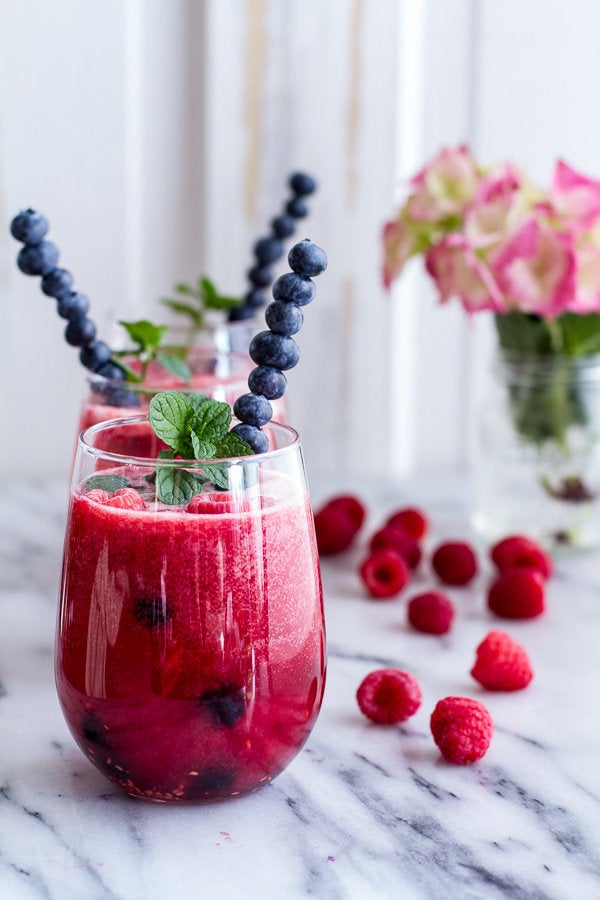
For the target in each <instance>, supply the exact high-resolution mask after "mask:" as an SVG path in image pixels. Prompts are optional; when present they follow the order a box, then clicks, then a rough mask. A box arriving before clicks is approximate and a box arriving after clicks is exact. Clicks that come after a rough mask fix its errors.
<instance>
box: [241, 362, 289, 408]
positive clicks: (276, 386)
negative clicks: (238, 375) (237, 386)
mask: <svg viewBox="0 0 600 900" xmlns="http://www.w3.org/2000/svg"><path fill="white" fill-rule="evenodd" d="M248 387H249V388H250V390H251V391H253V393H255V394H262V396H263V397H266V398H267V400H277V399H278V398H279V397H283V395H284V394H285V389H286V387H287V378H286V377H285V375H284V374H283V372H282V371H281V370H280V369H276V368H274V367H273V366H257V367H256V368H255V369H252V371H251V372H250V374H249V375H248Z"/></svg>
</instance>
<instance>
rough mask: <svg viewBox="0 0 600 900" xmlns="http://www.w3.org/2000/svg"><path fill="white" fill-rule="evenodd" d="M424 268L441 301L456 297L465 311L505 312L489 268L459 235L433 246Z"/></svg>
mask: <svg viewBox="0 0 600 900" xmlns="http://www.w3.org/2000/svg"><path fill="white" fill-rule="evenodd" d="M425 266H426V268H427V271H428V272H429V274H430V275H431V277H432V278H433V279H434V281H435V283H436V287H437V289H438V292H439V295H440V300H441V302H442V303H445V302H446V301H447V300H450V299H451V298H452V297H458V298H459V299H460V301H461V303H462V305H463V306H464V308H465V309H466V310H467V312H470V313H472V312H478V311H479V310H482V309H490V310H492V311H493V312H506V304H505V303H504V299H503V297H502V294H501V292H500V290H499V288H498V285H497V283H496V281H495V279H494V276H493V274H492V272H491V271H490V269H489V268H488V266H487V265H486V264H485V262H483V261H482V260H481V259H479V257H478V256H477V255H476V253H475V251H474V248H473V247H472V246H471V244H470V243H469V241H468V240H467V238H466V237H465V236H464V235H462V234H451V235H448V237H445V238H444V239H443V240H441V241H440V242H439V243H438V244H437V245H436V246H435V247H432V248H431V249H430V250H429V251H428V252H427V254H426V256H425Z"/></svg>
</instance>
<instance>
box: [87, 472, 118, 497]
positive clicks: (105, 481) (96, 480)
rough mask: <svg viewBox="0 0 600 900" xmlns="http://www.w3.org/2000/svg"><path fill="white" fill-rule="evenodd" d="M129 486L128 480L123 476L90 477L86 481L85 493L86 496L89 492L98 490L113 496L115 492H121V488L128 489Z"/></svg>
mask: <svg viewBox="0 0 600 900" xmlns="http://www.w3.org/2000/svg"><path fill="white" fill-rule="evenodd" d="M128 484H129V482H128V480H127V479H126V478H123V476H122V475H90V477H89V478H86V480H85V485H84V491H85V493H86V494H87V493H88V491H97V490H101V491H107V492H108V493H109V494H113V493H114V492H115V491H120V490H121V488H125V487H127V485H128Z"/></svg>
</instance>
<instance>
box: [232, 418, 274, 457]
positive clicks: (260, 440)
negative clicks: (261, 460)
mask: <svg viewBox="0 0 600 900" xmlns="http://www.w3.org/2000/svg"><path fill="white" fill-rule="evenodd" d="M231 430H232V431H233V433H234V434H237V436H238V437H240V438H241V439H242V440H243V441H246V443H247V444H249V445H250V446H251V447H252V449H253V450H254V452H255V453H266V452H267V450H268V449H269V438H268V437H267V435H266V434H265V433H264V431H261V430H260V428H257V427H256V426H255V425H247V424H246V423H245V422H240V424H239V425H234V426H233V428H232V429H231Z"/></svg>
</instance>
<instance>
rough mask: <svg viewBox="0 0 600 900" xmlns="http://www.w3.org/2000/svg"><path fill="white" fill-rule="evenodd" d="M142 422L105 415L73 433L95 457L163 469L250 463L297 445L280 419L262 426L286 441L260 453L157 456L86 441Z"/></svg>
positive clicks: (293, 431) (145, 418) (144, 420)
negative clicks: (288, 440)
mask: <svg viewBox="0 0 600 900" xmlns="http://www.w3.org/2000/svg"><path fill="white" fill-rule="evenodd" d="M142 423H147V424H149V420H148V416H126V417H125V418H122V419H108V420H107V421H106V422H97V423H96V424H95V425H89V426H88V427H87V428H84V429H83V431H80V432H79V434H78V436H77V449H78V450H81V451H82V452H84V453H86V454H88V455H89V456H93V457H95V458H96V459H106V460H110V461H111V462H115V463H120V464H121V465H133V466H148V467H150V466H161V467H163V468H167V469H190V468H194V469H199V468H203V467H205V466H211V465H216V464H217V463H231V464H232V465H234V464H236V463H243V462H246V463H253V462H263V461H270V460H272V459H276V458H277V457H279V456H285V455H286V454H288V453H291V452H293V451H296V450H298V449H299V448H300V446H301V442H300V435H299V434H298V432H297V431H296V429H295V428H292V427H291V425H284V424H283V423H282V422H269V423H268V424H267V425H265V426H263V427H264V428H267V429H268V428H273V429H275V430H276V431H281V432H283V433H284V434H286V435H288V437H289V438H290V443H289V444H287V445H286V446H285V447H276V448H275V449H273V450H266V451H265V452H264V453H252V454H248V455H247V456H226V457H213V458H211V459H160V458H159V457H157V456H133V455H131V454H128V453H127V454H126V453H113V452H112V451H110V450H102V449H101V448H100V447H94V446H93V445H92V444H91V443H90V442H89V438H90V436H95V435H96V434H98V433H99V432H101V431H105V430H108V429H109V428H111V427H112V428H115V427H117V426H120V427H122V426H124V425H140V424H142Z"/></svg>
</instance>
